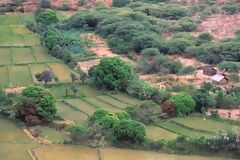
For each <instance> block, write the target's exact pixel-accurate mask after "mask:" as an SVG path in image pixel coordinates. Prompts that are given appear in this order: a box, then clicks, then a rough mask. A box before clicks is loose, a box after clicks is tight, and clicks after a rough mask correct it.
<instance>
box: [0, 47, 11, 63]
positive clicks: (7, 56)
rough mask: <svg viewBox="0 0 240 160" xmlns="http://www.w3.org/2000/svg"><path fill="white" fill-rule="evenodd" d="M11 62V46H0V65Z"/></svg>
mask: <svg viewBox="0 0 240 160" xmlns="http://www.w3.org/2000/svg"><path fill="white" fill-rule="evenodd" d="M10 64H12V57H11V48H0V65H10Z"/></svg>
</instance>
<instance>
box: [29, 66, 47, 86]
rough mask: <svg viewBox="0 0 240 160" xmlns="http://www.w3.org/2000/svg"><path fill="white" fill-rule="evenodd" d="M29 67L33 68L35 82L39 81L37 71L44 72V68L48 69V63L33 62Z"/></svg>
mask: <svg viewBox="0 0 240 160" xmlns="http://www.w3.org/2000/svg"><path fill="white" fill-rule="evenodd" d="M29 68H30V70H31V73H32V76H33V80H34V82H35V83H39V82H38V81H37V79H36V78H35V75H36V74H37V73H42V72H43V71H44V70H46V69H48V67H47V65H46V64H31V65H29Z"/></svg>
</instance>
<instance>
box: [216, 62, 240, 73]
mask: <svg viewBox="0 0 240 160" xmlns="http://www.w3.org/2000/svg"><path fill="white" fill-rule="evenodd" d="M218 67H219V68H220V69H221V70H224V71H227V72H232V73H237V72H238V71H239V69H240V63H238V62H234V61H222V62H221V63H219V64H218Z"/></svg>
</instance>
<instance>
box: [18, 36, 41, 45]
mask: <svg viewBox="0 0 240 160" xmlns="http://www.w3.org/2000/svg"><path fill="white" fill-rule="evenodd" d="M22 36H23V40H24V45H25V46H35V45H40V44H41V41H40V39H39V38H38V37H37V36H36V35H34V34H23V35H22Z"/></svg>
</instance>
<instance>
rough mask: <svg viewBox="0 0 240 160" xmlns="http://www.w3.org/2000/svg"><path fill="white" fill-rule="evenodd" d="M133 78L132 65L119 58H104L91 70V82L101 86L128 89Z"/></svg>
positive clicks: (112, 88)
mask: <svg viewBox="0 0 240 160" xmlns="http://www.w3.org/2000/svg"><path fill="white" fill-rule="evenodd" d="M132 78H133V72H132V69H131V67H130V66H129V65H127V64H126V63H125V62H124V61H123V60H121V59H119V58H103V59H101V61H100V63H99V65H97V66H94V67H91V68H90V70H89V79H90V82H91V83H92V84H93V85H95V86H97V87H99V88H106V89H110V90H116V89H117V90H126V88H127V86H128V85H129V83H130V80H131V79H132Z"/></svg>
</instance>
